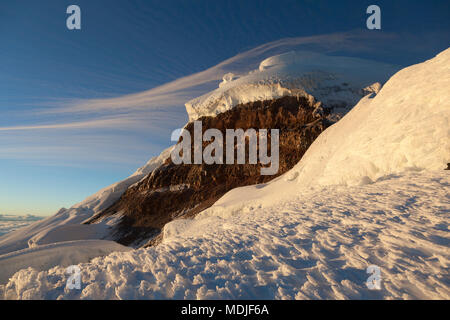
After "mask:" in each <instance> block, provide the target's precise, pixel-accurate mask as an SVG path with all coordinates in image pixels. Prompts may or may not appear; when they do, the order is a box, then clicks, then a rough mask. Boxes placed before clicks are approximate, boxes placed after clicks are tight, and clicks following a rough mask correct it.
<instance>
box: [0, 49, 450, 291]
mask: <svg viewBox="0 0 450 320" xmlns="http://www.w3.org/2000/svg"><path fill="white" fill-rule="evenodd" d="M449 60H450V49H448V50H446V51H444V52H443V53H441V54H440V55H438V56H437V57H435V58H434V59H431V60H429V61H426V62H424V63H421V64H418V65H414V66H411V67H409V68H406V69H404V70H402V71H400V72H399V73H397V74H396V75H394V76H393V77H392V78H391V79H390V80H389V81H388V82H387V83H386V84H385V85H384V87H383V88H382V89H381V90H380V92H379V93H378V94H377V95H376V96H375V97H373V96H372V95H370V96H366V97H364V98H363V99H362V100H361V101H360V102H359V103H358V105H357V106H356V107H355V108H354V109H353V110H352V111H351V112H350V113H348V114H347V115H346V116H345V117H344V118H343V119H342V120H340V121H339V122H338V123H336V124H335V125H333V126H331V127H330V128H328V129H327V130H326V131H325V132H324V133H322V134H321V135H320V136H319V138H318V139H317V140H316V141H315V142H314V143H313V144H312V145H311V147H310V148H309V149H308V151H307V152H306V154H305V155H304V157H303V158H302V160H301V161H300V162H299V163H298V164H297V165H296V166H295V167H294V168H293V169H292V170H291V171H289V172H288V173H287V174H285V175H283V176H281V177H279V178H277V179H275V180H273V181H271V182H269V183H267V184H263V185H256V186H247V187H243V188H237V189H234V190H231V191H230V192H228V193H227V194H226V195H225V196H224V197H222V198H221V199H220V200H219V201H217V202H216V203H215V204H214V205H213V206H212V207H210V208H209V209H207V210H205V211H203V212H201V213H200V214H199V215H197V216H196V217H195V218H194V219H191V220H187V219H179V220H175V221H173V222H171V223H169V224H168V225H166V226H165V228H164V239H163V242H162V243H161V244H160V245H158V246H156V247H151V248H147V249H139V250H132V251H128V252H114V253H111V254H110V255H108V256H105V257H97V258H95V259H93V260H92V261H90V262H88V263H80V264H79V267H80V269H81V277H82V289H81V290H69V289H66V288H65V280H66V279H67V275H66V274H65V269H64V268H63V267H60V266H57V267H54V268H52V269H50V270H43V271H38V270H33V269H25V270H21V271H19V272H17V273H15V274H14V275H13V276H12V278H11V279H10V280H9V282H8V283H7V284H6V285H4V286H0V295H1V294H3V295H4V297H5V298H8V299H15V298H19V299H144V298H145V299H160V298H173V299H212V298H218V299H228V298H234V299H254V298H258V299H449V298H450V288H449V285H448V283H449V282H448V279H449V277H448V276H449V261H450V250H449V245H450V236H449V225H448V217H449V213H450V196H449V192H448V190H449V186H450V171H447V170H443V169H444V168H446V163H447V162H449V160H450V147H449V146H450V144H449V143H450V141H449V139H450V131H449V128H450V127H449V125H448V119H449V116H450V108H449V107H450V105H449V101H450V99H449V98H450V97H449V95H450V93H449V90H448V88H449V85H450V82H449V81H450V70H449V67H450V61H449ZM272 65H274V68H276V66H277V64H276V63H273V62H271V63H265V64H263V69H264V70H265V69H266V68H267V69H270V68H271V66H272ZM232 78H233V77H232V76H230V77H228V78H227V79H228V80H229V79H232ZM228 80H227V81H228ZM233 81H239V80H231V82H233ZM226 85H227V83H225V84H224V85H223V86H222V87H224V86H226ZM370 265H377V266H378V267H379V268H380V269H381V281H382V285H381V290H369V289H368V288H367V287H366V284H365V283H366V280H367V279H368V277H369V276H370V275H369V274H367V273H366V269H367V267H368V266H370Z"/></svg>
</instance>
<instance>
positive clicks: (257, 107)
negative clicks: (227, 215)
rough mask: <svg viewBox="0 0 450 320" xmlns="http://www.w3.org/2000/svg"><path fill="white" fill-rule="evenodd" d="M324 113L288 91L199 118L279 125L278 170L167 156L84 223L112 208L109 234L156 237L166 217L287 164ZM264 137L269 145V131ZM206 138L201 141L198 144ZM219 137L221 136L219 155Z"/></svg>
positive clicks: (134, 240) (220, 124) (212, 124)
mask: <svg viewBox="0 0 450 320" xmlns="http://www.w3.org/2000/svg"><path fill="white" fill-rule="evenodd" d="M328 114H329V110H328V109H325V108H323V107H322V105H321V103H320V102H316V101H314V99H307V98H305V97H292V96H288V97H283V98H279V99H275V100H268V101H257V102H251V103H247V104H242V105H238V106H236V107H235V108H233V109H232V110H229V111H227V112H224V113H221V114H219V115H217V116H215V117H203V118H200V119H199V120H200V121H202V129H203V132H204V131H205V130H206V129H209V128H216V129H218V130H220V131H221V132H222V134H223V135H224V136H225V130H226V129H243V130H244V131H245V130H247V129H249V128H253V129H255V130H257V131H258V129H279V130H280V131H279V170H278V173H277V174H276V175H272V176H264V175H261V174H260V169H261V167H262V165H261V164H260V163H258V164H248V163H247V164H234V165H229V164H212V165H207V164H189V165H188V164H181V165H176V164H174V163H173V162H172V160H171V158H170V157H169V158H168V159H167V160H166V161H165V162H164V164H163V165H162V166H161V167H159V168H157V169H156V170H154V171H153V172H152V173H151V174H149V175H148V176H147V177H145V178H144V179H142V180H141V181H140V182H138V183H136V184H134V185H133V186H131V187H130V188H129V189H128V190H127V191H126V192H125V193H124V194H123V195H122V196H121V198H120V199H119V200H118V201H117V202H116V203H114V204H113V205H112V206H110V207H109V208H108V209H106V210H104V211H103V212H101V213H100V214H99V215H96V216H95V217H94V218H92V219H91V220H90V221H89V222H88V223H95V222H97V221H100V220H102V219H104V218H105V217H107V216H111V215H116V214H118V215H121V216H123V218H122V220H121V222H120V224H119V226H118V227H117V228H116V229H115V230H114V231H113V234H112V238H113V239H114V240H116V241H118V242H119V243H121V244H125V245H132V246H141V245H143V244H144V243H143V242H142V241H146V240H148V239H150V238H154V240H153V242H155V243H156V242H157V239H159V238H160V237H157V235H158V234H159V233H160V231H161V230H162V228H163V227H164V225H165V224H166V223H168V222H169V221H171V220H173V219H176V218H180V217H183V218H187V217H193V216H194V215H195V214H197V213H199V212H200V211H202V210H204V209H206V208H208V207H210V206H211V205H212V204H214V202H216V201H217V200H218V199H219V198H220V197H221V196H223V195H224V194H225V193H226V192H227V191H229V190H231V189H233V188H236V187H240V186H246V185H251V184H257V183H264V182H268V181H270V180H272V179H274V178H275V177H277V176H279V175H281V174H283V173H285V172H286V171H288V170H289V169H291V168H292V167H293V166H294V165H295V164H296V163H298V161H299V160H300V159H301V157H302V156H303V154H304V153H305V151H306V150H307V149H308V147H309V146H310V145H311V143H312V142H313V141H314V140H315V139H316V137H317V136H318V135H319V134H320V133H321V132H322V131H323V130H325V129H326V128H327V127H328V126H329V125H330V124H331V122H330V121H328V120H327V115H328ZM193 127H194V126H193V123H192V122H191V123H189V124H188V125H187V126H186V128H185V129H186V130H188V131H189V132H190V133H191V136H192V137H194V133H193V131H194V129H193ZM269 132H270V131H269ZM180 140H181V138H180ZM268 141H269V143H268V149H269V150H270V134H268ZM210 143H211V142H203V148H204V147H205V146H206V145H208V144H210ZM225 143H226V142H225V139H224V157H225V154H226V146H225ZM235 148H236V146H235ZM258 148H259V146H258ZM269 152H270V151H269ZM193 153H194V152H193V151H192V154H193ZM246 159H248V145H247V148H246ZM246 162H248V161H246Z"/></svg>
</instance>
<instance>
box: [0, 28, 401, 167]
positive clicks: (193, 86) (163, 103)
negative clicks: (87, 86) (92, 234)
mask: <svg viewBox="0 0 450 320" xmlns="http://www.w3.org/2000/svg"><path fill="white" fill-rule="evenodd" d="M369 38H370V40H371V41H366V40H368V39H369ZM393 39H395V36H394V35H389V34H380V35H374V34H373V33H372V34H371V35H369V34H368V33H364V32H349V33H337V34H330V35H321V36H312V37H299V38H286V39H281V40H277V41H273V42H269V43H266V44H263V45H261V46H258V47H256V48H253V49H251V50H248V51H246V52H243V53H240V54H238V55H236V56H234V57H231V58H229V59H227V60H225V61H223V62H221V63H219V64H217V65H216V66H213V67H211V68H209V69H206V70H204V71H202V72H198V73H195V74H191V75H188V76H185V77H182V78H179V79H177V80H175V81H172V82H169V83H166V84H163V85H161V86H158V87H155V88H152V89H149V90H146V91H143V92H138V93H134V94H127V95H121V96H117V97H113V98H104V99H58V100H56V99H51V100H50V101H48V102H47V103H43V102H40V103H39V104H40V105H41V106H42V105H45V106H46V107H45V108H42V107H40V108H36V109H34V110H32V111H30V113H31V114H32V115H33V119H34V121H33V123H31V124H30V121H29V115H25V114H24V115H23V116H24V117H28V118H27V121H25V122H26V124H23V125H16V126H5V125H4V126H0V143H6V141H5V139H8V141H14V144H15V145H14V147H9V148H3V147H2V149H3V151H2V152H0V157H8V158H10V157H12V158H13V157H17V158H23V157H26V156H27V154H28V158H29V159H33V158H35V157H34V156H33V154H39V158H40V159H41V157H43V158H45V155H46V154H47V155H48V157H47V158H48V161H54V159H55V158H52V157H56V158H57V159H61V161H63V162H64V163H67V161H64V157H65V156H66V158H67V159H70V161H71V162H74V154H76V155H81V156H79V157H78V156H77V157H76V158H83V157H90V158H92V159H93V161H95V159H98V161H114V158H115V157H116V158H120V157H122V156H123V155H124V154H127V153H128V154H130V144H133V148H134V149H141V150H147V149H148V148H149V145H152V146H153V150H154V148H155V145H157V144H158V142H157V141H156V140H158V139H159V144H161V145H164V144H166V143H167V144H168V143H170V132H171V131H172V130H173V129H175V128H178V127H181V126H183V125H184V124H185V122H186V121H187V114H186V112H185V110H184V103H186V102H187V101H188V100H190V99H192V98H195V97H197V96H199V95H201V94H204V93H206V92H208V91H210V90H212V89H214V88H216V87H217V86H218V83H219V81H220V80H221V79H222V77H223V75H224V74H225V73H228V72H233V73H236V74H245V73H247V72H249V71H251V70H254V69H256V68H257V67H258V64H259V63H260V62H261V61H262V60H264V59H265V58H267V57H270V56H272V55H275V54H280V53H283V52H286V51H290V50H298V49H302V50H312V51H319V52H322V53H342V52H347V53H350V54H351V53H358V52H360V53H361V52H370V50H371V49H373V48H374V47H376V46H378V47H379V43H381V42H383V41H384V42H386V41H389V42H392V41H393ZM367 43H369V44H367ZM49 119H50V120H49ZM42 131H49V132H52V133H51V135H58V136H59V137H61V139H65V142H66V143H65V144H64V145H63V146H62V145H61V144H60V143H55V139H51V138H50V137H49V136H45V135H42V134H36V132H42ZM119 131H120V133H119ZM27 132H28V134H27ZM77 134H78V135H79V134H82V135H83V137H84V139H85V143H84V144H80V143H78V141H77V140H76V139H77ZM108 134H109V135H110V136H111V137H114V138H115V139H116V143H115V144H114V145H113V146H111V145H108V146H110V147H111V148H112V149H113V150H106V149H105V144H104V141H103V142H102V141H99V139H97V137H99V136H102V137H105V135H108ZM120 134H122V136H124V137H125V136H126V137H127V139H117V137H118V135H120ZM2 135H3V139H1V136H2ZM164 136H166V137H167V140H166V139H164V138H163V137H164ZM86 137H87V138H86ZM87 141H90V142H89V143H88V142H87ZM3 146H5V145H3ZM30 146H34V147H30ZM36 146H37V147H36ZM58 148H59V151H60V152H58ZM161 149H162V147H161ZM39 150H41V151H42V152H40V151H39ZM46 150H47V151H48V150H52V152H47V153H46ZM144 152H145V151H144ZM149 156H150V154H149ZM94 158H95V159H94Z"/></svg>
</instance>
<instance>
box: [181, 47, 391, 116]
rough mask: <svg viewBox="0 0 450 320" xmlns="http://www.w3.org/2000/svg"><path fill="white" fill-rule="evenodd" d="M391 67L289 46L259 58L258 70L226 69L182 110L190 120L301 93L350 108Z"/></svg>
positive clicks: (389, 72)
mask: <svg viewBox="0 0 450 320" xmlns="http://www.w3.org/2000/svg"><path fill="white" fill-rule="evenodd" d="M395 71H396V67H394V66H391V65H388V64H384V63H380V62H374V61H370V60H364V59H358V58H349V57H339V56H328V55H324V54H319V53H312V52H305V51H292V52H288V53H285V54H281V55H277V56H273V57H270V58H268V59H266V60H264V61H262V62H261V63H260V65H259V68H258V70H254V71H252V72H250V73H248V74H245V75H235V74H232V73H227V74H225V75H224V77H223V81H222V82H221V83H220V84H219V88H217V89H216V90H214V91H212V92H209V93H207V94H205V95H203V96H201V97H198V98H196V99H193V100H191V101H189V102H187V103H186V110H187V113H188V115H189V120H190V121H193V120H196V119H198V118H200V117H202V116H215V115H217V114H219V113H222V112H225V111H227V110H230V109H231V108H233V107H234V106H236V105H237V104H240V103H247V102H252V101H259V100H270V99H276V98H280V97H283V96H286V95H299V94H303V95H313V96H314V97H315V98H316V99H317V100H319V101H322V102H323V103H324V104H325V105H328V106H340V107H347V108H348V107H352V106H354V105H355V104H356V103H357V102H358V101H359V100H360V99H361V98H362V97H363V96H364V95H365V94H367V93H368V92H371V91H376V90H375V89H376V88H377V86H379V84H378V85H377V84H375V83H377V82H378V83H380V82H381V83H384V82H385V81H386V80H387V79H388V78H389V76H391V75H392V74H393V73H394V72H395ZM372 86H373V87H374V88H375V89H373V88H372ZM365 88H367V89H368V90H365ZM344 112H345V111H344Z"/></svg>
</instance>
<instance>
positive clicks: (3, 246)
mask: <svg viewBox="0 0 450 320" xmlns="http://www.w3.org/2000/svg"><path fill="white" fill-rule="evenodd" d="M171 150H172V148H168V149H166V150H164V151H163V152H162V153H161V154H160V155H159V156H157V157H153V158H152V159H150V160H149V161H148V162H147V163H146V164H145V165H144V166H142V167H141V168H139V169H138V170H137V171H136V172H135V173H134V174H132V175H131V176H130V177H128V178H126V179H125V180H123V181H120V182H117V183H115V184H113V185H111V186H109V187H106V188H104V189H102V190H100V191H99V192H97V193H95V194H94V195H92V196H90V197H88V198H87V199H85V200H84V201H82V202H80V203H78V204H76V205H74V206H73V207H71V208H69V209H64V208H63V209H61V210H59V211H58V213H57V214H55V215H54V216H51V217H48V218H46V219H44V220H41V221H38V222H36V223H34V224H32V225H30V226H27V227H25V228H23V229H20V230H17V231H15V232H11V233H9V234H6V235H4V236H3V237H0V255H1V254H5V253H8V252H12V251H16V250H22V249H25V248H28V247H30V248H33V247H36V246H39V245H43V244H50V243H55V242H62V241H72V240H87V239H102V238H104V237H105V236H106V235H107V234H108V230H109V228H110V227H111V226H112V225H114V224H115V223H116V222H117V219H115V218H113V219H108V220H104V221H102V222H100V223H97V224H93V225H84V224H82V223H83V222H84V221H85V220H87V219H90V218H92V217H93V216H94V215H95V214H97V213H99V212H101V211H102V210H104V209H106V208H108V207H109V206H110V205H112V204H113V203H114V202H115V201H116V200H117V199H119V197H120V196H121V195H122V194H123V193H124V192H125V191H126V190H127V188H128V187H129V186H131V185H132V184H134V183H136V182H138V181H140V180H141V179H142V178H144V177H145V176H146V175H147V174H148V173H150V172H152V171H153V170H154V169H155V168H157V167H159V166H160V165H161V164H162V163H163V161H164V160H166V159H167V158H168V157H169V156H170V151H171Z"/></svg>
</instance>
